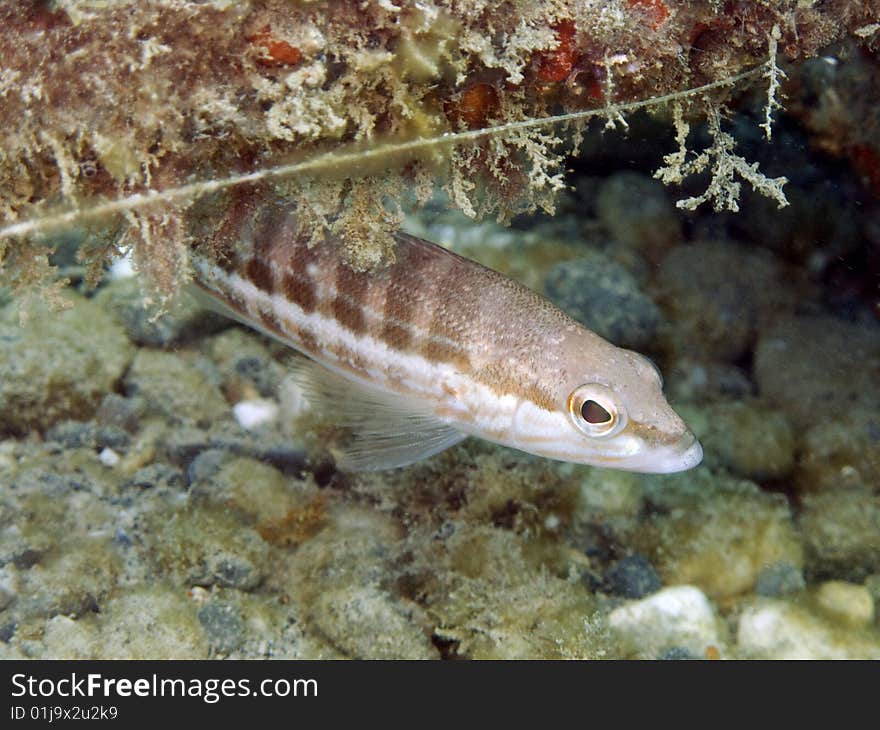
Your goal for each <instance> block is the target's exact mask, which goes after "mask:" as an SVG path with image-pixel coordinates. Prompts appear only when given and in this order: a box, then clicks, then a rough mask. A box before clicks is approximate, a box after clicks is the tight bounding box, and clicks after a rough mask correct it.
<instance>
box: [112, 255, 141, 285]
mask: <svg viewBox="0 0 880 730" xmlns="http://www.w3.org/2000/svg"><path fill="white" fill-rule="evenodd" d="M135 273H136V272H135V270H134V265H133V264H132V258H131V252H129V253H127V254H125V256H120V257H119V258H118V259H116V260H115V261H114V262H113V263H112V264H110V271H109V275H110V278H111V279H130V278H131V277H132V276H134V275H135Z"/></svg>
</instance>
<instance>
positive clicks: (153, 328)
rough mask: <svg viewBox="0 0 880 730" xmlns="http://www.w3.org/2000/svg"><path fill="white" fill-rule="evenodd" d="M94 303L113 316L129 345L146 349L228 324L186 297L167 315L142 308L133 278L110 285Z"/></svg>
mask: <svg viewBox="0 0 880 730" xmlns="http://www.w3.org/2000/svg"><path fill="white" fill-rule="evenodd" d="M95 302H96V303H97V304H98V305H99V306H101V307H103V308H104V309H106V310H108V311H110V312H112V313H113V314H114V315H115V317H116V319H117V320H118V321H119V323H120V324H121V325H122V326H123V327H124V328H125V331H126V333H127V334H128V338H129V339H130V340H131V341H132V342H133V343H135V344H137V345H145V346H147V347H166V348H167V347H171V346H173V345H179V344H182V343H184V342H187V341H189V340H192V339H194V338H196V337H201V336H203V335H205V334H208V333H211V332H216V331H218V330H220V329H222V328H224V327H228V326H229V325H230V324H231V322H230V320H228V319H226V318H225V317H221V316H220V315H219V314H216V313H214V312H211V311H210V310H207V309H205V308H204V307H202V306H201V305H199V304H198V303H197V302H196V301H195V300H194V299H193V298H192V297H190V296H189V295H187V294H181V295H179V296H178V297H177V298H176V299H175V301H173V302H172V303H171V304H170V306H169V310H168V311H167V312H165V313H164V314H161V315H158V314H157V312H156V311H155V310H154V309H153V308H151V307H148V306H145V304H144V294H143V291H142V289H141V284H140V281H139V280H138V279H137V278H136V277H131V278H126V277H122V278H116V279H114V280H112V281H110V282H109V283H108V284H107V285H106V286H105V287H103V288H102V289H101V290H100V291H99V292H98V294H97V296H96V297H95Z"/></svg>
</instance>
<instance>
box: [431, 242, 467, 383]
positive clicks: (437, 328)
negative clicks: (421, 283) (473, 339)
mask: <svg viewBox="0 0 880 730" xmlns="http://www.w3.org/2000/svg"><path fill="white" fill-rule="evenodd" d="M459 262H460V260H459V259H458V258H457V257H453V256H450V257H449V258H447V259H445V260H443V266H442V267H440V266H438V265H437V262H436V261H434V262H431V264H430V265H431V268H432V269H434V270H435V271H434V273H435V274H436V280H435V283H434V287H433V288H432V290H431V292H430V295H429V296H430V302H431V307H430V309H429V312H430V320H429V323H428V326H427V335H426V337H425V339H424V340H423V342H422V348H421V353H422V355H423V356H424V357H425V358H427V359H428V360H431V361H433V362H445V363H451V364H453V365H455V366H456V367H458V368H460V369H462V370H467V369H470V365H471V363H470V358H469V357H468V351H467V347H466V345H465V344H464V342H465V341H466V337H467V333H466V331H465V328H466V327H467V325H469V324H472V323H473V319H474V317H475V315H476V313H477V311H478V309H477V308H478V300H479V297H480V291H478V290H477V289H476V287H467V286H464V287H463V286H462V280H463V279H464V280H465V281H467V279H468V278H469V277H468V276H467V272H466V271H465V270H463V267H462V266H460V263H459ZM452 292H455V296H452ZM450 325H451V326H452V327H453V329H450Z"/></svg>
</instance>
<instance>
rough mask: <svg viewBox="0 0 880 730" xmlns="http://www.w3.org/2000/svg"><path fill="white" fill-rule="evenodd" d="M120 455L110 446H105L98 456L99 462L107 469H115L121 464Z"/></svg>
mask: <svg viewBox="0 0 880 730" xmlns="http://www.w3.org/2000/svg"><path fill="white" fill-rule="evenodd" d="M119 458H120V457H119V454H117V453H116V452H115V451H114V450H113V449H111V448H110V447H109V446H105V447H104V448H103V449H101V453H100V454H98V461H100V462H101V463H102V464H103V465H104V466H106V467H110V468H112V467H114V466H116V465H117V464H118V463H119Z"/></svg>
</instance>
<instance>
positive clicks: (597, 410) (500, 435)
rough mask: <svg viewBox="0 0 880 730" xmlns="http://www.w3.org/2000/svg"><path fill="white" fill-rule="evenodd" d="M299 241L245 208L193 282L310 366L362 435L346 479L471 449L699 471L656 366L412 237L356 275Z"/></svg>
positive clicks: (335, 413)
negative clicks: (494, 447)
mask: <svg viewBox="0 0 880 730" xmlns="http://www.w3.org/2000/svg"><path fill="white" fill-rule="evenodd" d="M300 228H301V227H300V226H299V224H298V221H297V215H296V210H295V208H293V207H291V206H290V205H285V204H283V203H278V204H271V205H265V204H264V205H260V206H253V207H248V206H244V207H243V208H242V210H239V211H238V212H237V213H236V214H235V215H234V216H232V217H231V221H227V222H226V224H225V229H224V231H225V233H224V236H225V238H223V239H222V241H223V243H222V245H219V246H218V245H215V246H214V247H213V249H212V250H211V253H208V249H209V248H210V247H207V246H205V247H202V246H199V245H196V246H194V248H193V253H192V256H191V258H192V263H193V277H192V284H193V287H194V289H195V291H196V293H197V295H198V298H199V299H200V300H201V301H202V302H205V303H207V304H208V305H210V306H211V307H212V308H213V309H215V310H216V311H219V312H221V313H223V314H225V315H227V316H229V317H231V318H233V319H235V320H237V321H239V322H242V323H243V324H245V325H247V326H249V327H252V328H253V329H255V330H257V331H259V332H262V333H264V334H266V335H268V336H270V337H273V338H275V339H276V340H279V341H280V342H282V343H284V344H285V345H287V346H289V347H291V348H293V349H294V350H297V351H298V352H299V353H301V354H303V355H305V356H306V357H305V358H299V359H298V364H297V365H295V366H293V367H292V372H291V377H292V378H293V380H294V382H295V383H296V384H297V385H298V386H299V387H300V388H301V389H302V391H303V393H304V395H305V397H306V399H307V400H308V401H309V402H310V403H311V405H312V407H313V408H316V409H319V410H320V411H321V412H323V413H327V414H330V416H331V418H332V420H333V421H335V422H337V423H338V424H339V425H341V426H345V427H347V428H348V429H350V431H351V434H352V437H351V439H350V441H349V443H347V444H345V445H343V446H341V447H337V449H336V451H335V452H334V455H335V458H336V463H337V468H340V469H342V470H347V471H380V470H383V469H391V468H396V467H402V466H406V465H408V464H412V463H415V462H417V461H420V460H422V459H425V458H427V457H429V456H432V455H434V454H437V453H439V452H441V451H443V450H445V449H447V448H449V447H451V446H453V445H454V444H457V443H458V442H460V441H461V440H463V439H464V438H466V437H468V436H475V437H478V438H481V439H485V440H487V441H491V442H494V443H497V444H501V445H503V446H507V447H510V448H513V449H519V450H521V451H525V452H528V453H530V454H534V455H537V456H541V457H546V458H549V459H556V460H561V461H567V462H573V463H577V464H589V465H593V466H598V467H605V468H612V469H623V470H627V471H634V472H645V473H670V472H678V471H683V470H686V469H690V468H692V467H694V466H696V465H698V464H699V463H700V461H701V460H702V448H701V446H700V443H699V441H698V440H697V438H696V437H695V435H694V434H693V432H692V431H691V430H690V429H689V428H688V426H687V425H686V424H685V422H684V421H683V420H682V419H681V418H680V417H679V415H678V414H677V413H676V412H675V411H674V410H673V409H672V407H671V406H670V405H669V403H668V402H667V401H666V398H665V397H664V394H663V380H662V376H661V375H660V372H659V370H658V369H657V367H656V366H655V365H654V364H653V362H652V361H650V360H649V359H648V358H646V357H644V356H642V355H640V354H638V353H636V352H633V351H631V350H627V349H623V348H620V347H617V346H615V345H613V344H612V343H610V342H608V341H607V340H605V339H603V338H602V337H600V336H599V335H597V334H596V333H594V332H592V331H591V330H589V329H587V328H586V327H585V326H583V325H582V324H580V323H579V322H577V321H575V320H574V319H572V318H571V317H569V316H568V315H567V314H565V313H564V312H563V311H562V310H560V309H559V308H557V307H556V306H555V305H553V304H552V303H551V302H549V301H548V300H547V299H545V298H544V297H542V296H540V295H539V294H537V293H536V292H534V291H532V290H531V289H529V288H527V287H525V286H523V285H521V284H519V283H518V282H516V281H514V280H512V279H510V278H508V277H506V276H504V275H503V274H500V273H498V272H496V271H494V270H492V269H489V268H486V267H484V266H482V265H480V264H478V263H476V262H475V261H472V260H470V259H467V258H464V257H462V256H460V255H458V254H456V253H454V252H452V251H450V250H448V249H446V248H444V247H442V246H439V245H437V244H434V243H431V242H429V241H425V240H422V239H420V238H417V237H415V236H412V235H409V234H407V233H405V232H399V233H396V234H395V239H396V241H395V244H396V247H395V257H394V261H393V262H392V263H390V264H388V265H386V266H385V267H384V268H380V269H378V270H375V271H356V270H354V269H353V268H351V267H350V266H349V265H348V264H347V263H346V262H345V260H344V257H343V256H342V255H341V250H342V249H341V245H340V242H339V241H338V240H336V239H335V237H334V236H333V235H331V234H330V233H327V234H326V235H325V236H324V238H323V240H321V241H319V242H318V243H314V242H312V241H311V240H310V236H309V235H308V233H307V232H303V231H301V230H300ZM217 240H221V239H220V238H218V239H217ZM215 243H216V241H215Z"/></svg>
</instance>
